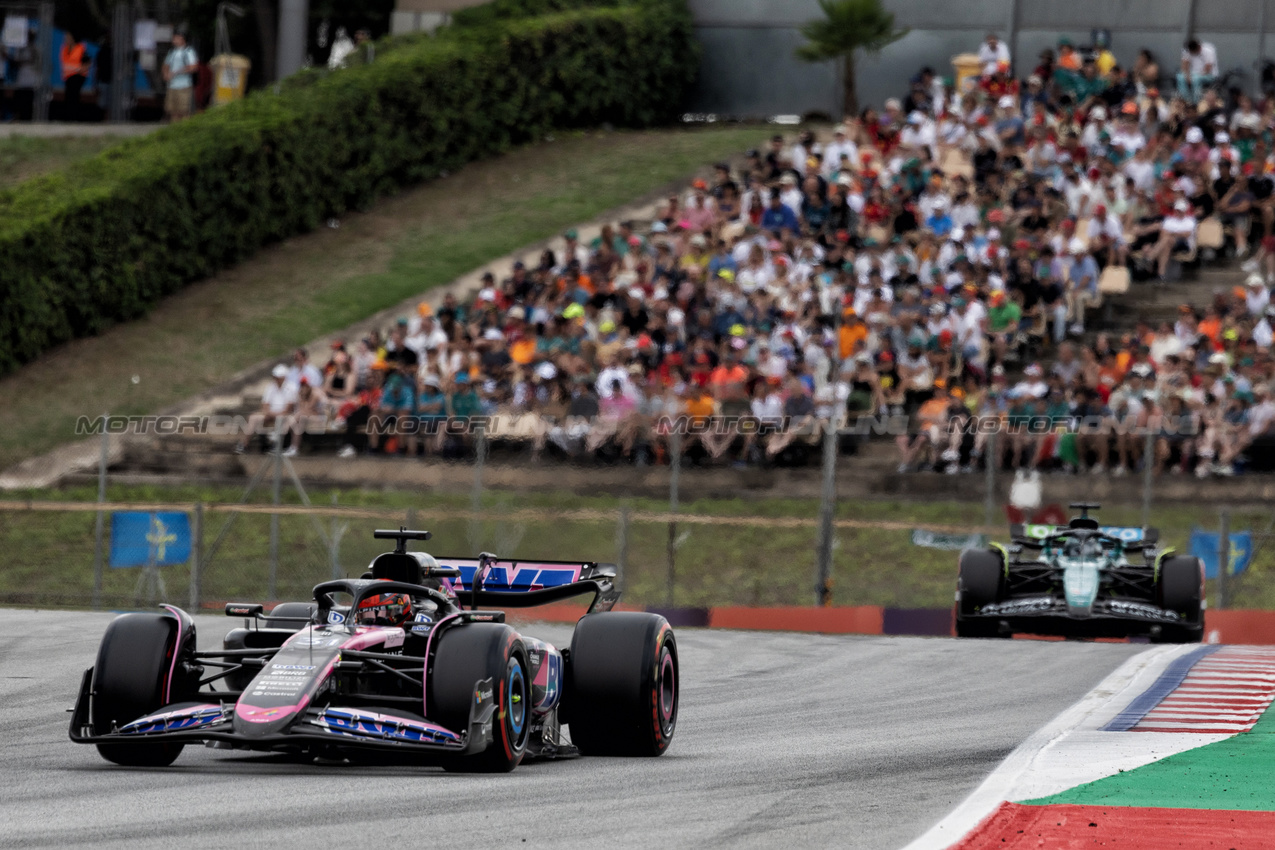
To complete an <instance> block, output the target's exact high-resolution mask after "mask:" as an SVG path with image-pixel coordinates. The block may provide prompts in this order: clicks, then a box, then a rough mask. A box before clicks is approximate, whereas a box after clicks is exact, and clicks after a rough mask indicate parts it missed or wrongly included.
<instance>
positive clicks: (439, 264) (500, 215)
mask: <svg viewBox="0 0 1275 850" xmlns="http://www.w3.org/2000/svg"><path fill="white" fill-rule="evenodd" d="M763 135H764V130H761V129H758V128H755V127H752V128H750V127H738V126H736V127H715V128H701V129H694V130H691V129H668V130H654V131H643V132H578V133H572V134H568V135H565V136H561V137H559V138H557V139H556V140H554V141H546V142H540V143H537V144H532V145H527V146H525V147H523V148H520V149H518V150H515V151H513V152H511V153H509V154H507V155H505V156H502V157H498V158H496V159H493V160H489V161H485V162H480V163H475V164H472V165H469V166H466V167H465V168H464V169H462V170H461V171H459V172H458V173H456V174H453V175H450V176H448V177H446V178H444V179H441V180H436V181H433V182H431V183H428V184H426V185H424V186H421V187H419V188H417V189H414V190H411V191H409V192H405V193H403V194H401V195H399V196H397V197H395V198H391V199H389V200H386V201H384V202H382V203H380V204H378V205H377V206H376V207H375V208H374V209H373V210H371V211H370V212H367V213H363V214H355V215H351V216H349V217H348V218H347V219H345V220H344V221H343V222H342V224H341V227H340V228H339V229H328V228H323V229H321V230H320V231H318V232H316V233H311V234H308V235H306V236H301V237H297V238H295V239H290V240H287V241H285V242H283V243H281V244H279V245H276V246H273V247H271V248H269V249H267V250H265V251H263V252H261V253H260V254H259V255H257V256H256V257H254V258H253V259H251V260H249V261H248V262H246V263H243V264H242V265H240V266H239V267H237V268H235V269H231V270H229V271H227V272H225V273H223V274H220V275H217V276H216V277H214V278H211V279H209V280H207V281H205V282H203V283H199V284H195V285H194V286H191V287H189V288H187V289H185V290H183V291H182V292H180V293H177V294H175V295H173V296H172V297H170V298H168V299H167V300H166V301H165V302H164V303H163V304H161V305H160V306H159V307H158V308H157V309H156V310H155V311H154V312H153V313H151V314H150V315H149V316H147V317H145V318H143V319H139V320H138V321H136V322H131V323H129V324H127V325H121V326H118V327H116V328H113V329H112V330H110V331H108V332H106V333H104V334H102V335H101V336H99V337H96V338H93V339H85V340H77V341H75V342H72V343H68V344H67V345H65V346H62V347H61V348H59V349H57V350H56V351H53V352H50V353H49V354H47V355H45V356H44V357H41V358H40V359H39V360H37V361H36V362H34V363H32V364H30V365H28V366H26V367H24V368H23V369H21V370H20V371H18V372H17V373H15V374H13V375H10V376H7V377H5V378H4V379H2V380H0V395H3V396H4V397H6V398H9V399H13V400H20V403H12V404H8V405H4V406H3V407H0V468H4V467H7V466H9V465H11V464H13V463H15V462H17V461H19V460H22V459H24V458H27V457H31V456H33V455H38V454H40V453H42V452H44V451H47V450H49V449H51V448H53V447H54V446H56V445H59V444H61V443H64V442H67V441H69V440H71V439H72V438H73V436H74V435H73V427H74V424H75V420H76V418H77V417H78V416H81V415H89V416H96V415H99V414H101V413H102V412H103V411H110V412H112V413H119V414H139V413H147V412H151V411H155V410H159V409H163V408H164V407H166V406H168V405H172V404H175V403H177V402H179V401H181V400H182V399H185V398H189V397H191V396H193V395H196V394H198V393H200V392H203V391H205V390H207V389H209V388H211V387H214V386H216V385H217V384H219V383H221V382H223V381H225V380H227V379H228V378H230V377H231V376H232V375H234V374H235V373H236V372H238V371H240V370H242V369H244V368H246V367H248V366H250V365H252V364H253V363H256V362H258V361H260V360H262V359H264V358H267V357H272V356H278V355H282V354H284V353H286V351H287V350H288V349H289V348H290V347H293V346H296V345H300V344H303V343H305V342H307V341H308V340H311V339H314V338H315V337H318V336H321V335H323V334H325V333H329V332H332V331H334V330H338V329H340V328H343V327H346V326H347V325H349V324H351V323H353V322H356V321H358V320H360V319H364V318H366V317H368V316H370V315H372V314H373V313H376V312H377V311H379V310H383V309H386V308H388V307H391V306H393V305H394V304H397V303H399V302H401V301H403V300H404V299H406V298H410V297H411V296H413V295H414V294H416V293H420V292H424V291H425V290H427V289H429V288H431V287H434V286H438V285H440V284H444V283H447V282H450V281H452V280H454V279H455V278H457V277H459V276H460V275H461V274H463V273H465V272H467V271H469V270H471V269H473V268H475V267H477V266H480V265H482V264H483V263H484V262H487V261H490V260H491V259H492V258H494V257H499V256H501V255H503V254H507V253H509V252H511V251H514V250H517V249H518V248H519V247H521V246H523V245H527V244H529V243H533V242H536V241H538V240H541V239H545V238H548V237H550V236H553V235H555V234H557V233H559V232H560V231H561V230H563V229H564V228H565V227H567V226H568V225H571V224H575V223H578V222H582V221H587V220H589V219H592V218H596V217H598V216H599V215H602V214H603V213H605V212H606V211H608V210H611V209H614V208H616V207H618V206H622V205H623V204H626V203H630V202H632V201H633V200H634V199H635V198H640V197H642V196H644V195H647V194H649V193H651V192H654V191H657V190H659V189H660V188H661V187H663V186H665V185H667V184H669V183H670V182H672V181H675V180H678V179H680V178H683V177H685V176H687V175H689V174H691V173H692V172H694V171H696V170H697V169H704V168H705V166H706V165H707V164H708V163H711V162H712V161H714V160H720V159H722V158H724V157H727V156H731V155H735V154H738V153H739V152H741V151H743V150H744V149H746V148H748V147H752V146H756V144H757V142H758V141H759V139H760V138H761V137H762V136H763Z"/></svg>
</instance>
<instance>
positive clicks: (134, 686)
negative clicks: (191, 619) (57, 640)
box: [91, 614, 182, 767]
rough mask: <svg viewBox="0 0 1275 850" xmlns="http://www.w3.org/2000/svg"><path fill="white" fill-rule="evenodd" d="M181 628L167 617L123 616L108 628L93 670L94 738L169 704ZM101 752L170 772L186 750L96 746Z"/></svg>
mask: <svg viewBox="0 0 1275 850" xmlns="http://www.w3.org/2000/svg"><path fill="white" fill-rule="evenodd" d="M177 626H178V624H177V621H176V620H175V619H174V618H172V617H169V616H166V615H164V614H124V615H123V616H121V617H116V618H115V620H113V621H112V622H111V624H110V625H109V626H107V627H106V634H105V635H103V636H102V645H101V647H99V649H98V651H97V663H96V664H94V665H93V685H92V693H93V696H92V703H91V713H92V714H91V716H92V720H93V732H94V734H96V735H103V734H108V733H110V732H111V731H113V730H115V729H117V728H119V727H121V726H124V725H125V724H127V723H131V722H132V721H134V720H136V719H137V718H139V717H144V716H145V715H147V714H150V713H151V712H153V711H156V710H157V709H159V708H161V707H162V706H163V705H164V704H165V696H166V695H165V693H164V691H165V686H166V685H167V684H168V681H169V674H170V671H171V670H172V669H173V666H174V665H173V652H174V651H175V648H176V643H177ZM97 751H98V752H99V753H101V754H102V757H103V758H105V759H106V760H107V761H112V762H114V763H115V764H121V765H126V766H129V767H166V766H167V765H170V764H172V763H173V761H174V760H176V758H177V756H178V755H180V754H181V751H182V745H181V744H172V743H164V744H141V743H138V744H98V745H97Z"/></svg>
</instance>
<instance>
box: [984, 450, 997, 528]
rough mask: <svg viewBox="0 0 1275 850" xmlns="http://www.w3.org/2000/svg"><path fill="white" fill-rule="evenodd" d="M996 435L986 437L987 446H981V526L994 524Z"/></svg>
mask: <svg viewBox="0 0 1275 850" xmlns="http://www.w3.org/2000/svg"><path fill="white" fill-rule="evenodd" d="M997 436H998V435H997V433H996V432H995V431H992V432H991V433H990V434H988V435H987V445H985V446H983V467H984V470H983V481H984V490H985V491H986V492H984V493H983V525H987V526H990V525H993V524H995V522H996V467H997V466H998V465H999V463H1000V456H999V455H998V454H997V453H996V442H997V441H996V437H997Z"/></svg>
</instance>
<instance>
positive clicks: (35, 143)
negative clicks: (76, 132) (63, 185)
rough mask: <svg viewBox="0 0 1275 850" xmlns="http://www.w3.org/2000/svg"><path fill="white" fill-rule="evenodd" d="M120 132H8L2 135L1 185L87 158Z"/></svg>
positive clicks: (114, 139)
mask: <svg viewBox="0 0 1275 850" xmlns="http://www.w3.org/2000/svg"><path fill="white" fill-rule="evenodd" d="M119 141H120V139H119V137H118V136H110V135H100V136H48V137H45V136H9V137H7V138H0V189H7V188H9V187H10V186H13V185H14V184H16V183H20V182H22V181H23V180H27V179H29V178H31V177H36V176H38V175H40V174H45V173H47V172H50V171H56V170H57V169H59V168H62V167H64V166H67V165H70V164H71V163H73V162H77V161H79V160H81V159H87V158H88V157H90V156H92V155H93V154H95V153H98V152H99V151H103V150H105V149H106V148H108V147H110V146H111V145H114V144H117V143H118V142H119Z"/></svg>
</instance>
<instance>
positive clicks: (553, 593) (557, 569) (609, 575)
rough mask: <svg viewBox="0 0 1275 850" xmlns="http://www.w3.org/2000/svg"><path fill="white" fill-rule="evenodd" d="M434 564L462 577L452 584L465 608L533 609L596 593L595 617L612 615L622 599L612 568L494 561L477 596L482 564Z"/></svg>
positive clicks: (441, 561)
mask: <svg viewBox="0 0 1275 850" xmlns="http://www.w3.org/2000/svg"><path fill="white" fill-rule="evenodd" d="M435 560H436V561H438V565H439V566H440V567H443V568H445V569H455V570H459V571H460V577H459V578H453V579H451V580H450V581H451V586H452V590H454V591H455V592H456V598H457V600H458V601H460V602H461V604H468V605H473V604H477V605H483V606H504V607H507V608H529V607H533V606H536V605H545V604H547V603H550V602H560V601H562V600H564V599H570V598H571V597H573V596H579V595H582V594H585V593H593V594H594V600H593V604H592V605H591V606H590V607H589V611H590V612H594V611H609V610H610V609H611V608H612V607H613V606H614V605H615V603H616V602H618V601H619V598H620V594H619V591H617V590H616V589H615V582H614V579H615V566H614V565H613V564H599V563H596V562H594V561H547V560H541V559H535V560H517V559H503V558H502V559H491V560H489V561H488V562H487V564H488V567H487V573H486V575H485V576H483V577H482V583H481V588H482V589H481V590H479V591H478V592H477V593H474V584H475V574H476V573H477V572H478V569H479V559H477V558H450V557H446V556H435ZM475 597H477V598H475Z"/></svg>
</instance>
